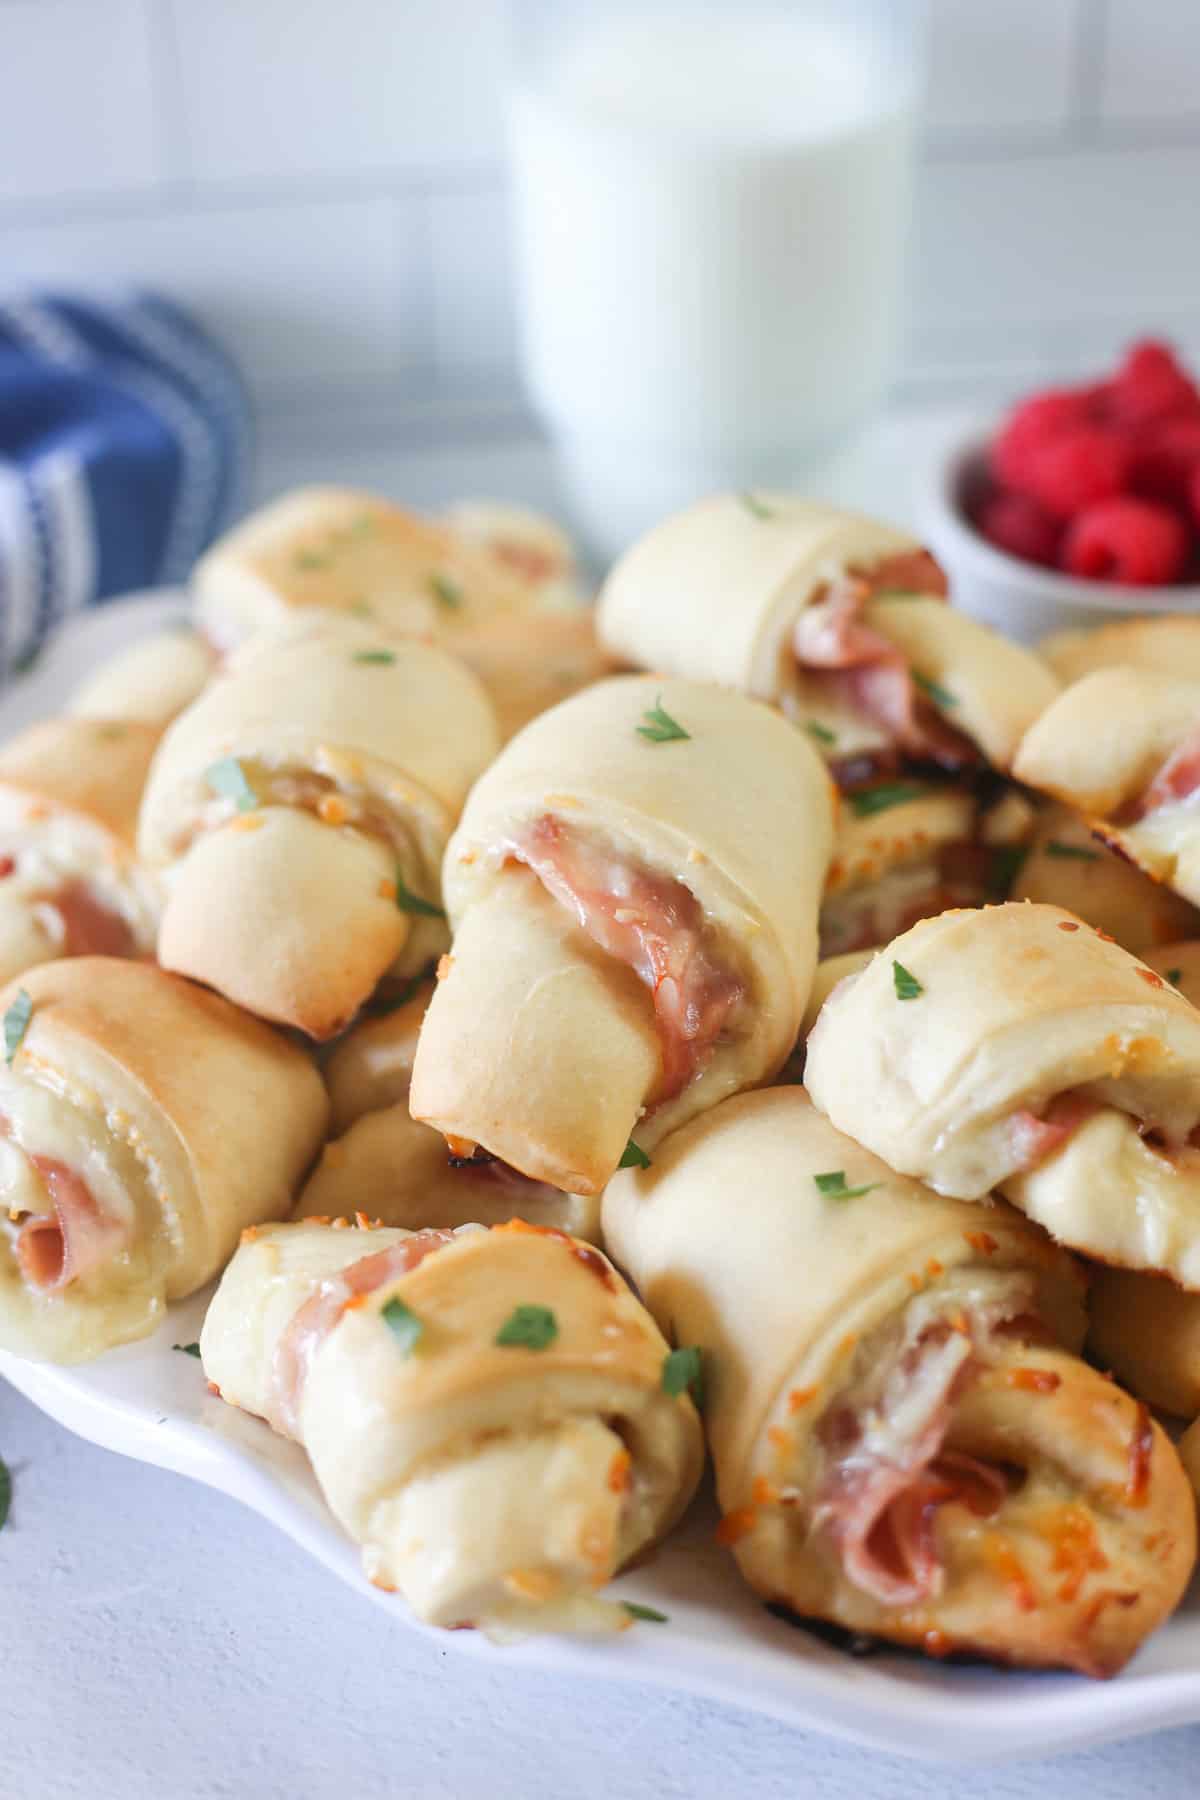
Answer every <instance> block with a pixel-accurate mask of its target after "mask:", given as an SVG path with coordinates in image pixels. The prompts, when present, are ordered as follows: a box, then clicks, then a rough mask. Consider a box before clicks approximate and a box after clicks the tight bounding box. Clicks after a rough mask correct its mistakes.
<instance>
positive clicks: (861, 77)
mask: <svg viewBox="0 0 1200 1800" xmlns="http://www.w3.org/2000/svg"><path fill="white" fill-rule="evenodd" d="M921 11H922V7H921V4H920V0H516V4H515V16H514V32H513V45H514V60H513V76H512V83H511V91H510V127H511V147H512V168H513V185H514V196H515V223H516V241H517V271H518V288H519V299H520V315H521V326H522V336H523V354H524V364H525V373H526V378H527V381H528V385H529V389H530V392H531V395H532V398H533V401H534V404H535V406H536V407H537V409H538V411H539V413H540V415H541V416H542V419H543V421H544V422H545V424H546V426H547V427H548V429H549V431H550V433H551V435H552V437H553V439H554V441H555V444H556V446H557V448H558V450H559V452H560V455H561V459H562V466H563V474H564V476H565V479H566V482H567V486H568V490H569V494H570V497H571V499H572V501H573V503H574V506H575V509H576V513H577V520H578V523H579V526H580V528H581V529H582V531H583V533H584V535H585V536H586V537H587V538H588V539H589V540H590V541H591V543H592V545H593V547H594V548H595V549H597V550H599V551H601V552H603V553H606V554H611V553H614V552H615V551H617V550H619V549H620V548H622V547H623V546H624V545H625V544H626V543H628V542H629V541H630V539H631V538H632V537H634V536H636V535H637V533H638V532H639V531H641V530H643V529H644V528H645V527H646V526H647V525H649V524H650V523H652V522H653V521H654V520H655V519H657V518H659V517H661V516H662V515H663V514H664V513H666V512H669V511H671V510H672V509H673V508H675V507H678V506H680V505H683V504H685V503H686V502H687V501H688V500H690V499H693V498H695V497H696V496H698V495H700V494H703V493H706V492H709V491H711V490H713V489H716V488H722V487H730V486H735V487H739V488H749V487H757V486H764V487H765V486H784V487H795V486H798V485H803V483H804V481H805V479H806V476H811V473H812V471H813V469H814V468H815V467H818V466H819V464H820V462H821V461H822V460H823V458H824V457H825V456H827V455H828V454H829V453H830V452H831V451H833V450H835V449H837V448H838V447H839V446H840V445H841V444H842V443H843V442H844V441H845V440H846V438H847V437H848V435H849V434H850V433H852V432H853V430H854V428H855V427H856V426H857V425H859V424H860V423H861V422H862V421H863V420H864V419H865V418H866V417H867V416H868V415H869V414H870V413H871V412H872V411H873V409H875V408H876V407H877V406H878V404H879V402H880V399H881V397H882V395H883V392H884V389H885V386H886V383H887V379H888V376H889V373H890V370H891V367H892V362H893V357H894V353H895V346H896V339H897V329H898V316H899V310H900V299H901V285H902V275H903V250H904V242H905V237H906V233H907V224H908V216H909V195H910V177H911V166H912V139H913V114H914V107H915V90H916V76H917V66H918V49H919V42H920V23H921Z"/></svg>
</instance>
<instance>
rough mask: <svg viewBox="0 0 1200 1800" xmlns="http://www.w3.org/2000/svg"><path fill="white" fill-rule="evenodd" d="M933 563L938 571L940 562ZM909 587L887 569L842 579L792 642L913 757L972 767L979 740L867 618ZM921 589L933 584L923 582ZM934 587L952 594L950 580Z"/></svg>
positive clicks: (832, 695)
mask: <svg viewBox="0 0 1200 1800" xmlns="http://www.w3.org/2000/svg"><path fill="white" fill-rule="evenodd" d="M925 554H927V553H925V552H920V553H914V556H913V557H911V558H906V559H900V558H895V557H893V558H891V559H889V561H888V562H887V563H884V564H881V565H879V568H880V569H884V570H889V571H890V570H892V569H893V568H894V567H897V566H900V565H901V563H903V565H904V566H905V567H907V566H908V564H909V563H911V562H914V561H915V560H916V557H917V556H918V555H925ZM928 560H929V562H930V563H931V565H932V567H933V568H934V569H935V570H936V568H937V565H936V564H935V563H933V559H932V558H931V557H930V558H929V559H928ZM938 574H939V576H940V571H938ZM902 585H904V584H903V583H902V581H901V580H900V579H899V578H897V577H895V576H889V578H887V579H881V578H880V574H879V569H875V570H872V571H871V572H870V573H869V574H858V573H854V574H847V575H846V576H845V577H843V578H842V579H841V580H840V581H837V582H834V583H833V584H832V585H831V586H830V588H829V589H828V590H827V591H826V593H825V594H824V596H823V597H822V598H821V599H819V600H816V601H814V603H813V604H812V605H811V606H807V607H805V609H804V611H803V612H802V613H801V614H800V617H799V618H798V619H797V621H796V629H795V633H794V635H793V639H792V647H793V649H794V651H795V655H796V660H797V662H798V663H799V664H800V666H801V668H802V669H803V670H804V671H805V673H806V675H807V676H808V677H809V679H810V680H811V681H814V682H818V683H819V684H820V686H821V687H822V688H823V689H824V691H825V692H826V694H827V695H828V697H829V699H830V700H831V701H832V702H833V703H834V704H835V705H841V706H846V707H849V708H850V709H851V710H852V711H854V712H858V713H863V714H865V715H866V717H867V718H869V719H871V720H873V721H874V723H875V724H877V725H878V726H879V727H880V728H881V729H882V730H883V731H885V732H886V733H887V735H888V737H889V738H890V739H891V740H892V742H893V743H894V744H896V745H897V746H898V747H899V748H900V749H901V750H903V751H904V752H905V753H906V754H907V755H909V756H911V757H914V758H917V759H919V760H921V761H927V762H934V763H937V764H939V765H940V766H941V767H942V768H946V769H961V768H965V767H967V766H969V765H971V764H973V763H977V762H978V760H979V756H978V752H977V751H976V750H975V747H974V745H973V744H971V743H970V742H969V740H968V739H967V738H965V737H964V736H963V734H962V732H960V731H955V730H954V728H953V727H952V726H950V725H947V724H946V722H945V721H944V720H943V719H942V718H941V717H940V716H939V715H938V713H937V712H936V711H935V710H934V708H933V707H932V706H931V705H930V704H929V702H928V701H927V700H925V699H924V698H923V697H922V695H921V694H920V693H919V692H918V690H917V685H916V683H915V682H914V680H913V676H912V670H911V669H910V668H909V666H908V662H907V659H906V658H905V655H904V652H903V651H902V650H901V649H899V648H898V646H897V645H895V644H893V643H892V642H891V641H890V639H888V638H886V637H884V636H883V634H882V633H881V632H879V631H876V630H875V628H874V627H873V626H871V625H868V624H867V622H866V620H865V619H864V617H863V613H864V609H865V607H866V605H867V603H868V601H869V600H871V599H872V598H873V596H874V595H875V594H877V593H879V592H881V591H884V590H885V589H886V588H888V587H893V588H899V587H901V586H902ZM906 591H907V589H906ZM914 591H917V592H920V593H929V592H931V589H930V588H929V587H927V586H918V587H917V588H916V589H915V590H914ZM932 591H933V592H936V593H944V591H945V583H944V579H943V580H942V584H941V587H940V588H938V589H936V590H932Z"/></svg>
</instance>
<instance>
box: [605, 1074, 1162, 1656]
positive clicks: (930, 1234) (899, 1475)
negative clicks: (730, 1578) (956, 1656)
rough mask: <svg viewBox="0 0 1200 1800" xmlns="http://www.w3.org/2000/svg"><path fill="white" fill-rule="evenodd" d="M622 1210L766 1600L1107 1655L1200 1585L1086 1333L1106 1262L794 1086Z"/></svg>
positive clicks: (711, 1125)
mask: <svg viewBox="0 0 1200 1800" xmlns="http://www.w3.org/2000/svg"><path fill="white" fill-rule="evenodd" d="M731 1202H732V1203H733V1204H734V1207H735V1214H734V1216H735V1218H736V1223H735V1224H733V1225H732V1226H731V1212H730V1206H731ZM604 1229H605V1241H606V1242H607V1244H608V1246H609V1248H610V1251H611V1252H612V1254H613V1256H614V1257H615V1258H616V1260H617V1262H618V1263H619V1264H620V1266H621V1267H622V1268H624V1269H625V1270H626V1271H627V1273H628V1274H629V1275H630V1277H631V1278H632V1279H633V1280H635V1281H636V1282H637V1284H638V1286H639V1289H640V1291H641V1293H642V1294H643V1296H644V1298H645V1300H646V1304H647V1305H648V1306H649V1308H650V1310H651V1312H652V1313H653V1314H654V1316H655V1318H656V1319H657V1320H658V1322H659V1324H660V1326H661V1327H662V1329H663V1331H664V1333H665V1335H666V1336H667V1337H668V1338H671V1339H672V1340H673V1341H674V1342H675V1343H676V1344H678V1345H679V1346H680V1347H681V1348H682V1347H687V1348H689V1349H692V1350H694V1351H696V1352H697V1353H698V1359H699V1360H700V1362H701V1366H702V1370H703V1383H704V1395H705V1406H704V1422H705V1429H706V1433H707V1436H708V1442H709V1447H710V1449H711V1451H712V1457H713V1464H714V1467H715V1470H716V1477H717V1494H718V1498H719V1500H720V1504H721V1508H722V1513H723V1517H722V1521H721V1525H720V1527H719V1529H718V1538H719V1540H720V1541H721V1542H722V1543H724V1544H726V1545H728V1546H729V1547H730V1548H731V1549H732V1550H733V1554H734V1556H735V1557H736V1559H737V1562H738V1565H739V1567H740V1569H741V1572H742V1574H743V1575H744V1576H745V1578H746V1580H747V1581H748V1582H749V1583H750V1585H751V1586H752V1587H753V1588H754V1589H755V1590H756V1591H757V1592H758V1593H760V1594H761V1595H762V1596H763V1597H764V1598H765V1599H767V1600H769V1601H771V1602H774V1603H776V1604H779V1605H783V1606H786V1607H787V1608H789V1609H790V1610H791V1611H792V1612H794V1613H797V1614H800V1615H802V1616H805V1617H812V1618H821V1619H828V1620H832V1621H834V1622H835V1623H837V1624H839V1625H842V1626H845V1627H848V1628H849V1629H851V1630H853V1631H862V1632H872V1633H876V1634H879V1635H881V1636H883V1637H887V1638H893V1639H896V1640H898V1641H899V1642H902V1643H908V1644H913V1645H916V1646H919V1647H922V1648H924V1649H926V1650H928V1651H930V1652H931V1653H932V1654H934V1655H938V1656H941V1655H945V1654H947V1653H948V1652H951V1651H956V1650H969V1651H972V1652H975V1653H979V1654H983V1655H985V1656H989V1657H994V1658H996V1659H997V1660H999V1661H1003V1662H1013V1663H1021V1664H1028V1665H1032V1666H1065V1667H1067V1668H1072V1669H1078V1670H1080V1671H1081V1672H1083V1673H1085V1674H1088V1675H1110V1674H1113V1673H1114V1672H1115V1671H1116V1670H1118V1669H1119V1668H1121V1666H1122V1665H1123V1664H1124V1663H1125V1662H1126V1661H1127V1660H1128V1658H1129V1657H1130V1656H1131V1655H1132V1654H1133V1652H1134V1650H1135V1649H1136V1648H1137V1646H1138V1645H1139V1644H1140V1643H1141V1641H1142V1639H1143V1638H1144V1637H1145V1636H1146V1635H1147V1633H1149V1632H1150V1631H1152V1630H1154V1628H1155V1627H1156V1626H1157V1625H1159V1624H1161V1622H1162V1621H1163V1620H1164V1619H1165V1618H1166V1617H1167V1615H1168V1614H1169V1613H1170V1612H1171V1611H1172V1609H1173V1608H1174V1606H1175V1605H1176V1603H1177V1602H1178V1601H1179V1599H1180V1598H1181V1596H1182V1594H1183V1591H1184V1589H1185V1587H1186V1586H1187V1583H1188V1579H1189V1577H1190V1575H1191V1572H1192V1567H1193V1564H1194V1562H1195V1555H1196V1526H1195V1507H1194V1504H1193V1502H1192V1498H1191V1495H1190V1493H1189V1491H1188V1487H1187V1483H1186V1481H1185V1479H1184V1476H1183V1471H1182V1470H1181V1468H1180V1466H1179V1460H1178V1458H1177V1457H1176V1455H1175V1452H1174V1450H1173V1449H1172V1447H1171V1444H1170V1442H1169V1441H1168V1439H1167V1438H1166V1436H1165V1435H1164V1433H1163V1432H1162V1431H1160V1430H1159V1428H1158V1427H1157V1426H1156V1425H1154V1424H1153V1423H1152V1422H1151V1420H1150V1418H1149V1415H1148V1414H1147V1412H1146V1409H1145V1407H1144V1406H1143V1407H1139V1406H1138V1405H1136V1404H1135V1403H1134V1401H1132V1400H1131V1399H1130V1398H1129V1397H1128V1395H1126V1394H1124V1393H1122V1392H1121V1390H1120V1389H1119V1388H1117V1387H1115V1386H1114V1385H1113V1384H1112V1383H1111V1382H1108V1381H1106V1380H1105V1379H1104V1378H1103V1377H1102V1376H1101V1375H1098V1374H1097V1373H1096V1372H1095V1371H1094V1370H1092V1369H1090V1368H1088V1367H1087V1365H1086V1364H1084V1363H1083V1362H1081V1361H1080V1360H1079V1358H1078V1356H1077V1355H1075V1354H1074V1352H1075V1351H1076V1350H1077V1349H1078V1346H1079V1343H1080V1340H1081V1338H1082V1335H1083V1305H1082V1300H1083V1283H1082V1278H1081V1276H1080V1275H1079V1274H1078V1272H1077V1270H1076V1269H1075V1267H1074V1266H1073V1264H1072V1262H1071V1259H1070V1258H1069V1257H1067V1256H1066V1255H1065V1254H1064V1253H1063V1252H1061V1251H1059V1250H1057V1249H1055V1247H1054V1246H1053V1245H1052V1244H1051V1243H1050V1242H1049V1240H1048V1239H1047V1238H1045V1237H1044V1236H1043V1235H1042V1234H1041V1233H1040V1232H1038V1231H1036V1230H1035V1229H1034V1228H1033V1227H1032V1226H1030V1225H1029V1224H1028V1223H1027V1222H1026V1221H1025V1220H1024V1219H1022V1218H1021V1216H1020V1214H1019V1213H1016V1212H1014V1211H1013V1210H1012V1209H1011V1208H1010V1207H1007V1206H1004V1205H1003V1204H998V1205H993V1206H990V1207H989V1208H987V1209H986V1210H984V1209H983V1208H980V1207H978V1206H971V1205H969V1204H966V1203H964V1202H962V1201H957V1200H949V1199H944V1198H942V1197H940V1196H938V1195H936V1194H934V1193H932V1192H931V1191H930V1190H929V1189H928V1188H924V1187H922V1186H921V1185H920V1184H919V1183H918V1182H915V1181H911V1180H907V1179H906V1178H904V1177H903V1176H899V1175H896V1174H894V1173H893V1171H892V1170H891V1169H890V1168H888V1167H887V1166H886V1164H884V1163H882V1162H880V1161H879V1159H878V1158H877V1157H875V1156H872V1155H871V1154H870V1153H869V1152H868V1151H866V1150H863V1149H861V1148H860V1147H859V1146H858V1145H857V1144H856V1143H854V1142H852V1141H851V1139H849V1138H847V1137H844V1136H842V1134H841V1133H840V1132H838V1131H836V1130H835V1129H834V1128H833V1126H832V1125H831V1124H830V1123H829V1121H828V1120H827V1119H825V1118H823V1117H822V1116H821V1114H819V1113H818V1112H817V1111H816V1110H815V1109H814V1108H813V1107H812V1105H811V1104H810V1103H809V1101H808V1098H807V1096H806V1095H805V1093H804V1091H803V1089H801V1088H776V1089H772V1090H769V1091H767V1092H764V1093H756V1094H742V1095H739V1096H737V1097H736V1098H734V1099H732V1100H728V1101H726V1102H724V1104H723V1105H721V1106H719V1107H717V1108H716V1109H715V1110H714V1111H712V1112H710V1113H707V1114H706V1115H705V1116H704V1117H703V1118H702V1119H697V1120H694V1121H693V1122H692V1123H691V1124H690V1125H688V1126H686V1127H685V1128H684V1129H683V1130H682V1131H679V1132H676V1133H675V1134H674V1135H673V1136H672V1137H671V1138H670V1139H668V1141H667V1142H666V1143H665V1144H662V1145H660V1146H659V1148H658V1150H657V1152H656V1153H655V1157H654V1160H653V1164H652V1166H651V1168H649V1169H648V1170H645V1171H634V1170H627V1171H624V1172H623V1173H621V1174H620V1175H618V1176H617V1177H616V1178H615V1179H614V1180H613V1181H612V1182H611V1183H610V1184H609V1187H608V1191H607V1193H606V1194H605V1197H604Z"/></svg>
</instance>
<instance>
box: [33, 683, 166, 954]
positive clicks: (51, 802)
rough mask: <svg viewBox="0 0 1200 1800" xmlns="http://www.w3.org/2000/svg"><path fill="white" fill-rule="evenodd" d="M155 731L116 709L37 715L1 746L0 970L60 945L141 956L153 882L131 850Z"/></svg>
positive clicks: (154, 894) (150, 944) (153, 909)
mask: <svg viewBox="0 0 1200 1800" xmlns="http://www.w3.org/2000/svg"><path fill="white" fill-rule="evenodd" d="M157 742H158V732H157V731H155V730H154V729H153V728H152V727H151V726H149V725H143V724H138V723H134V722H131V721H128V720H122V719H90V718H89V719H80V718H64V719H43V720H42V721H41V722H40V723H39V724H37V725H31V726H30V727H29V728H28V729H27V730H26V731H23V732H21V734H20V736H19V737H15V738H13V739H12V740H11V741H10V742H9V743H7V744H5V745H4V746H3V748H0V980H3V981H7V980H9V979H10V978H11V977H12V976H14V975H19V974H20V972H21V970H22V969H29V968H32V967H33V966H34V965H35V964H37V963H43V962H50V961H52V960H54V959H55V958H57V957H60V956H86V955H93V954H102V955H106V956H152V955H153V954H154V940H155V933H156V931H157V928H158V909H159V901H160V896H159V892H158V886H157V883H156V882H155V881H154V879H153V878H152V877H151V876H150V875H149V874H148V873H147V871H146V870H144V869H142V868H141V867H139V865H138V862H137V860H136V857H135V855H134V834H135V831H136V828H137V816H138V804H139V802H140V800H141V797H142V789H143V786H144V785H145V781H146V773H147V771H148V769H149V767H150V759H151V757H152V756H153V754H154V749H155V745H156V744H157Z"/></svg>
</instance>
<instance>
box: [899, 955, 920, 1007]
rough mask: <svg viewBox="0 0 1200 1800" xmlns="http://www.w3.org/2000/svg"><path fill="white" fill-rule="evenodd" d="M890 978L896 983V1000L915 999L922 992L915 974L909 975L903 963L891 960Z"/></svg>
mask: <svg viewBox="0 0 1200 1800" xmlns="http://www.w3.org/2000/svg"><path fill="white" fill-rule="evenodd" d="M892 980H893V981H894V982H895V984H896V998H897V1000H916V999H918V998H919V997H920V996H921V995H922V994H923V993H924V992H925V989H924V988H923V987H922V986H921V984H920V982H919V981H918V980H917V978H916V976H915V975H910V974H909V972H908V970H907V969H906V968H905V967H904V964H903V963H898V962H893V964H892Z"/></svg>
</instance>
